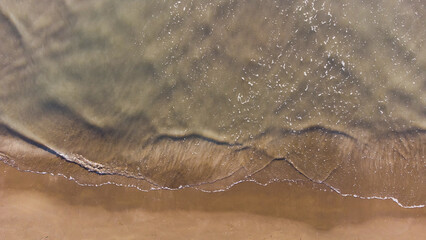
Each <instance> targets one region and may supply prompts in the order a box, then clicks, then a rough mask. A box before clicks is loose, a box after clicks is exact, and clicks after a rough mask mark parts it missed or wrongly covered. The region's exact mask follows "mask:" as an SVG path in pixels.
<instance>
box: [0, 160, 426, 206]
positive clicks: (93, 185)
mask: <svg viewBox="0 0 426 240" xmlns="http://www.w3.org/2000/svg"><path fill="white" fill-rule="evenodd" d="M0 160H1V161H2V162H3V163H5V164H7V165H9V166H11V167H13V168H15V169H17V170H18V171H21V172H29V173H35V174H42V175H51V176H61V177H63V178H65V179H67V180H69V181H73V182H75V183H76V184H77V185H79V186H82V187H101V186H104V185H115V186H118V187H132V188H136V189H137V190H139V191H142V192H150V191H155V190H180V189H183V188H189V187H193V188H194V189H196V190H198V191H201V192H205V193H218V192H225V191H228V190H229V189H231V188H233V187H234V186H236V185H237V184H240V183H244V182H253V183H256V184H258V185H260V186H264V187H266V186H268V185H269V184H271V183H274V182H293V183H297V182H300V181H298V180H292V179H272V180H270V181H269V182H267V183H260V182H258V181H256V180H254V179H252V178H249V179H242V180H240V181H237V182H234V183H232V184H230V185H228V186H227V187H225V188H223V189H218V190H205V189H200V188H198V186H195V187H194V186H191V185H184V186H179V187H178V188H169V187H151V188H150V189H142V188H140V187H139V186H137V185H134V184H121V183H116V182H111V181H108V182H105V183H99V184H92V183H81V182H79V181H78V180H77V179H75V178H74V177H72V176H66V175H65V174H62V173H56V174H55V173H49V172H39V171H32V170H25V169H21V168H19V167H18V166H14V165H13V164H10V163H8V162H7V161H5V159H3V158H2V157H1V156H0ZM143 181H146V180H143ZM147 182H148V181H147ZM148 183H149V182H148ZM323 184H324V185H325V186H327V187H328V188H330V189H331V190H333V191H334V192H335V193H337V194H339V195H341V196H343V197H354V198H360V199H366V200H368V199H379V200H392V201H394V202H395V203H396V204H398V206H400V207H402V208H423V207H425V204H420V205H407V206H406V205H403V204H402V203H400V202H399V201H398V199H397V198H395V197H378V196H369V197H363V196H359V195H357V194H349V193H342V192H341V191H340V190H339V189H338V188H335V187H333V186H331V185H329V184H326V183H323ZM201 186H202V185H201Z"/></svg>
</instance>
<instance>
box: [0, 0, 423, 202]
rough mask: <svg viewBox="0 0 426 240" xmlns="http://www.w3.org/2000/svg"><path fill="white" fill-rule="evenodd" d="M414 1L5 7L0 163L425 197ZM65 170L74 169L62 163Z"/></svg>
mask: <svg viewBox="0 0 426 240" xmlns="http://www.w3.org/2000/svg"><path fill="white" fill-rule="evenodd" d="M425 9H426V8H425V6H424V3H423V2H422V1H367V2H364V1H339V2H331V1H269V0H268V1H231V0H223V1H214V2H212V1H180V2H176V3H175V2H172V1H130V0H126V1H120V2H117V1H110V0H102V1H73V0H69V1H48V0H45V1H37V2H36V1H8V0H5V1H2V2H0V33H1V34H0V42H1V44H0V82H1V89H0V122H1V125H0V159H1V160H2V161H3V162H5V163H7V164H8V165H11V166H14V167H16V168H18V169H20V170H26V171H32V172H39V173H54V174H61V175H64V176H66V177H67V178H69V179H73V180H75V181H76V182H78V183H80V184H85V185H101V184H104V183H112V182H113V183H115V184H117V185H124V186H133V187H137V188H138V189H140V190H151V189H160V188H165V189H170V188H171V189H178V188H183V187H194V188H197V189H200V190H203V191H222V190H226V189H228V188H229V187H231V186H233V185H235V184H236V183H239V182H242V181H252V182H256V183H259V184H261V185H266V184H269V183H271V182H275V181H286V182H306V183H310V182H314V183H315V184H320V185H321V186H323V187H325V188H326V189H329V190H332V191H334V192H336V193H339V194H341V195H343V196H354V197H360V198H367V199H370V198H376V199H392V200H394V201H395V202H396V203H397V204H398V205H400V206H401V207H423V206H424V204H425V203H426V195H425V194H426V184H425V180H426V178H425V177H426V164H425V146H426V145H425V141H426V140H425V137H426V134H425V133H426V130H425V129H426V120H425V119H426V118H425V117H426V112H425V106H426V91H425V90H426V48H425V46H424V39H426V30H425V29H424V27H422V23H424V22H425V20H426V16H425V14H426V11H425ZM70 163H75V164H70Z"/></svg>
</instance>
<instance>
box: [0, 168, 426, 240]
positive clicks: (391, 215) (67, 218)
mask: <svg viewBox="0 0 426 240" xmlns="http://www.w3.org/2000/svg"><path fill="white" fill-rule="evenodd" d="M0 172H1V175H0V212H1V214H0V239H425V238H426V229H425V226H426V211H425V209H424V208H421V209H404V208H401V207H399V206H398V205H397V204H395V203H394V202H392V201H390V200H362V199H356V198H351V197H341V196H339V195H338V194H336V193H334V192H331V191H327V190H324V189H320V188H319V187H318V186H312V185H310V184H306V183H305V184H304V185H300V184H290V183H276V184H271V185H269V186H267V187H262V186H258V185H256V184H254V183H243V184H239V185H237V186H235V187H233V188H232V189H230V190H229V191H226V192H221V193H213V194H212V193H203V192H200V191H197V190H194V189H183V190H179V191H151V192H141V191H138V190H136V189H132V188H124V187H117V186H113V185H106V186H102V187H83V186H79V185H77V184H76V183H74V182H72V181H68V180H66V179H65V178H63V177H58V176H50V175H39V174H33V173H23V172H20V171H17V170H16V169H14V168H12V167H9V166H6V165H5V164H1V165H0Z"/></svg>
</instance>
